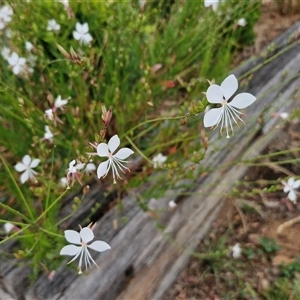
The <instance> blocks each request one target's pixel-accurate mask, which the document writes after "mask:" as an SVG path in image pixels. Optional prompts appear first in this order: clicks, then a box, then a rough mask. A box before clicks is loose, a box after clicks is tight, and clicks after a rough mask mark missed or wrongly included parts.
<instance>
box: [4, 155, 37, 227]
mask: <svg viewBox="0 0 300 300" xmlns="http://www.w3.org/2000/svg"><path fill="white" fill-rule="evenodd" d="M0 159H1V161H2V163H3V165H4V168H5V170H6V172H7V173H8V175H9V177H10V178H11V181H12V183H13V185H14V186H15V188H16V189H17V192H18V194H19V196H20V199H21V200H22V202H23V204H24V206H25V207H26V210H27V211H28V213H29V215H30V217H31V219H32V220H33V219H34V217H33V213H32V211H31V209H30V207H29V205H28V203H27V201H26V199H25V197H24V195H23V193H22V192H21V190H20V188H19V186H18V184H17V182H16V180H15V178H14V176H13V175H12V173H11V171H10V169H9V167H8V165H7V164H6V161H5V159H4V158H3V156H2V155H1V154H0ZM1 205H4V204H3V203H1ZM18 213H19V212H18ZM19 215H22V214H21V213H19ZM22 216H24V215H22ZM24 217H25V216H24ZM25 218H26V219H27V220H29V219H28V218H27V217H25ZM32 220H31V221H30V222H32Z"/></svg>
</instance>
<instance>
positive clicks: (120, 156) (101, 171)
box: [97, 135, 134, 183]
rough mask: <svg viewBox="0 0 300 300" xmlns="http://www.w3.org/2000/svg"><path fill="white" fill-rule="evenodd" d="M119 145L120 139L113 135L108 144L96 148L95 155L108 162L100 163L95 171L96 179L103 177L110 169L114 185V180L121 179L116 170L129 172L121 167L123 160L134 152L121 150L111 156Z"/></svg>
mask: <svg viewBox="0 0 300 300" xmlns="http://www.w3.org/2000/svg"><path fill="white" fill-rule="evenodd" d="M119 145H120V139H119V137H118V135H114V136H113V137H112V138H111V139H110V140H109V142H108V144H106V143H100V144H99V145H98V146H97V154H98V155H99V156H100V157H107V158H108V160H107V161H104V162H102V163H101V164H100V165H99V166H98V169H97V175H98V178H101V177H103V178H104V177H105V176H106V175H107V174H108V172H109V170H110V169H112V173H113V179H114V183H116V178H120V179H122V178H121V176H120V175H119V172H118V169H120V170H121V171H122V172H123V173H125V171H124V170H125V169H126V170H128V171H129V169H128V168H127V167H125V166H124V165H123V163H126V162H127V161H124V159H125V158H127V157H128V156H130V155H131V154H133V153H134V152H133V151H132V150H131V149H129V148H121V149H120V150H119V151H118V152H117V153H116V154H113V153H114V152H115V151H116V150H117V148H118V147H119Z"/></svg>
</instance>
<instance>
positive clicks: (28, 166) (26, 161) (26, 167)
mask: <svg viewBox="0 0 300 300" xmlns="http://www.w3.org/2000/svg"><path fill="white" fill-rule="evenodd" d="M40 161H41V160H40V159H37V158H35V159H33V160H31V157H30V156H29V155H25V156H24V157H23V158H22V162H18V163H17V164H16V165H15V166H14V168H15V170H16V171H17V172H23V174H22V175H21V177H20V181H21V183H22V184H23V183H25V182H26V181H27V180H28V179H31V180H33V181H35V182H36V178H35V176H34V175H36V174H38V173H37V172H36V171H34V170H32V169H33V168H35V167H37V166H38V164H39V163H40Z"/></svg>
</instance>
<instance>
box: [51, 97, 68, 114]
mask: <svg viewBox="0 0 300 300" xmlns="http://www.w3.org/2000/svg"><path fill="white" fill-rule="evenodd" d="M70 99H71V98H70V97H68V98H67V99H61V95H58V96H57V98H56V100H55V102H54V109H53V110H54V111H56V109H57V108H60V109H61V110H62V107H63V106H65V105H66V104H67V103H68V101H69V100H70Z"/></svg>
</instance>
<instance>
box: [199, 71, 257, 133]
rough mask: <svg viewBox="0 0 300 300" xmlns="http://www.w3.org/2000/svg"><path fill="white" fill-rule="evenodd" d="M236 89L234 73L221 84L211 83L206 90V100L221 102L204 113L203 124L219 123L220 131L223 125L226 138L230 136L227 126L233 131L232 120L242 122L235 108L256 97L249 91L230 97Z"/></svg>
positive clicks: (245, 105) (214, 124)
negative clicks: (219, 105) (217, 106)
mask: <svg viewBox="0 0 300 300" xmlns="http://www.w3.org/2000/svg"><path fill="white" fill-rule="evenodd" d="M237 89H238V81H237V79H236V77H235V76H234V75H229V76H228V77H227V78H225V80H224V81H223V82H222V84H221V86H219V85H217V84H212V85H211V86H210V87H209V88H208V90H207V92H206V97H207V100H208V102H209V103H213V104H216V103H217V104H221V107H219V108H212V109H211V110H209V111H208V112H206V113H205V115H204V120H203V122H204V126H205V127H214V128H216V127H217V126H218V125H219V124H220V123H221V129H220V132H221V131H222V129H223V127H225V128H226V134H227V136H226V137H227V138H230V136H229V132H228V131H229V129H228V128H229V127H230V129H231V131H232V133H234V131H233V126H232V120H233V122H234V123H236V124H237V125H238V123H237V119H238V120H240V121H241V122H243V123H244V121H243V120H242V119H241V118H240V116H239V114H241V112H239V111H238V110H237V109H243V108H246V107H247V106H249V105H251V104H252V103H253V102H254V101H255V100H256V97H254V96H253V95H251V94H249V93H240V94H238V95H236V96H235V97H234V98H233V99H232V96H233V94H234V93H235V92H236V91H237ZM244 124H245V123H244Z"/></svg>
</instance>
